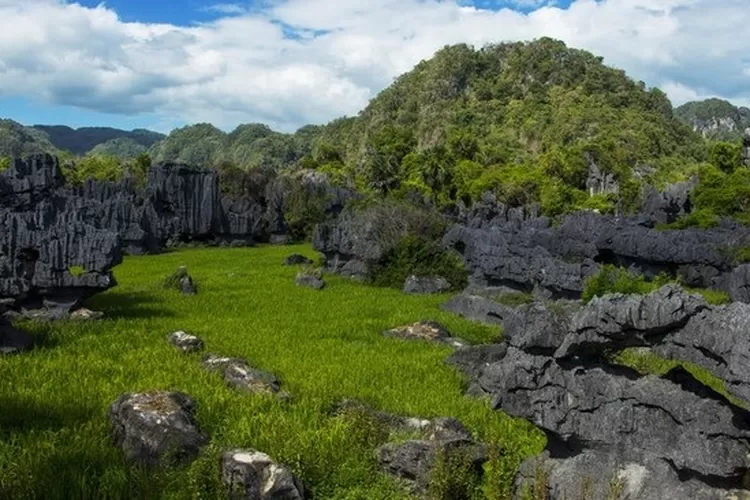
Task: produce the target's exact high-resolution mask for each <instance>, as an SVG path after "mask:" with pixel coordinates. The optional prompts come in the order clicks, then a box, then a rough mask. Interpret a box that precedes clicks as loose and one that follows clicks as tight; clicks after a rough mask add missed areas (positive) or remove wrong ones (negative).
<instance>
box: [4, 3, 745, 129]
mask: <svg viewBox="0 0 750 500" xmlns="http://www.w3.org/2000/svg"><path fill="white" fill-rule="evenodd" d="M748 26H750V1H748V0H253V1H247V0H245V1H240V2H233V1H232V0H225V1H224V3H217V2H216V0H173V1H170V2H166V1H158V0H108V1H106V2H101V1H99V0H78V1H76V2H74V1H68V0H0V117H5V118H12V119H14V120H17V121H19V122H21V123H24V124H27V125H31V124H37V123H43V124H66V125H70V126H74V127H80V126H111V127H118V128H124V129H132V128H149V129H152V130H157V131H160V132H165V133H166V132H169V131H170V130H172V129H173V128H175V127H179V126H183V125H186V124H192V123H200V122H210V123H213V124H214V125H216V126H218V127H219V128H222V129H224V130H227V131H230V130H232V129H233V128H234V127H236V126H237V125H239V124H241V123H253V122H260V123H265V124H268V125H270V126H271V127H272V128H274V129H276V130H280V131H285V132H291V131H294V130H296V129H297V128H299V127H301V126H303V125H305V124H310V123H314V124H320V123H326V122H328V121H330V120H332V119H335V118H338V117H341V116H351V115H356V114H357V113H358V112H359V111H360V110H361V109H363V108H364V107H365V106H366V105H367V103H368V102H369V101H370V100H371V99H372V98H374V97H375V96H376V95H377V93H378V92H379V91H380V90H382V89H383V88H385V87H386V86H388V85H389V84H390V83H391V82H392V81H393V79H394V78H396V77H397V76H399V75H400V74H402V73H404V72H406V71H409V70H410V69H411V68H412V67H413V66H414V65H415V64H417V63H418V62H419V61H421V60H423V59H427V58H429V57H431V56H432V55H433V54H434V53H435V51H436V50H438V49H440V48H441V47H443V46H445V45H448V44H455V43H468V44H470V45H473V46H474V47H476V48H479V47H481V46H483V45H485V44H487V43H498V42H506V41H516V40H533V39H535V38H539V37H542V36H549V37H553V38H558V39H561V40H563V41H564V42H566V43H567V44H568V45H569V46H571V47H576V48H581V49H586V50H590V51H592V52H594V53H595V54H597V55H600V56H603V57H604V62H605V63H606V64H608V65H611V66H615V67H618V68H621V69H624V70H625V71H626V72H627V73H628V74H629V75H630V76H631V77H633V78H634V79H636V80H643V81H644V82H646V84H647V85H649V86H655V87H660V88H662V89H663V90H664V91H665V92H666V93H667V95H668V96H669V97H670V99H671V100H672V102H673V104H675V105H679V104H682V103H684V102H686V101H689V100H697V99H704V98H707V97H720V98H724V99H727V100H729V101H731V102H733V103H735V104H737V105H750V36H748V35H747V27H748Z"/></svg>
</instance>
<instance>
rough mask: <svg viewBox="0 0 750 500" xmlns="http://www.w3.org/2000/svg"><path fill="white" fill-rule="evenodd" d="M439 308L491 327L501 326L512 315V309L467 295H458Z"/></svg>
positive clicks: (479, 297)
mask: <svg viewBox="0 0 750 500" xmlns="http://www.w3.org/2000/svg"><path fill="white" fill-rule="evenodd" d="M440 308H441V309H443V310H444V311H450V312H452V313H456V314H460V315H461V316H463V317H465V318H467V319H470V320H474V321H479V322H481V323H487V324H492V325H502V324H503V323H504V320H505V319H506V318H507V317H508V316H509V315H510V314H512V313H513V308H512V307H509V306H505V305H502V304H500V303H498V302H495V301H494V300H491V299H488V298H485V297H481V296H479V295H471V294H468V293H460V294H458V295H456V296H454V297H452V298H451V299H450V300H448V301H447V302H445V303H444V304H442V305H441V306H440Z"/></svg>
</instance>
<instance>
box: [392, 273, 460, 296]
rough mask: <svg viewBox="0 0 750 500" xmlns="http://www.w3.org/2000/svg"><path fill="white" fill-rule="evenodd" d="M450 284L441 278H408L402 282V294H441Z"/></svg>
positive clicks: (448, 288)
mask: <svg viewBox="0 0 750 500" xmlns="http://www.w3.org/2000/svg"><path fill="white" fill-rule="evenodd" d="M450 288H451V284H450V283H449V282H448V280H447V279H445V278H443V277H442V276H409V277H408V278H406V281H405V282H404V287H403V292H404V293H406V294H409V295H425V294H433V293H443V292H446V291H448V290H450Z"/></svg>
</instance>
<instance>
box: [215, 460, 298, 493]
mask: <svg viewBox="0 0 750 500" xmlns="http://www.w3.org/2000/svg"><path fill="white" fill-rule="evenodd" d="M221 477H222V479H223V482H224V485H225V486H226V488H227V491H228V497H229V498H231V499H236V500H241V499H247V500H303V499H304V498H305V490H304V487H303V485H302V483H301V482H300V481H299V480H298V479H297V477H296V476H295V475H294V474H293V473H292V471H291V470H290V469H289V468H288V467H286V466H284V465H280V464H278V463H276V462H275V461H274V460H273V459H272V458H271V457H269V456H268V455H266V454H265V453H262V452H259V451H256V450H251V449H248V450H232V451H227V452H225V453H224V454H223V455H222V457H221Z"/></svg>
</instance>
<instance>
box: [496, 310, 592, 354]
mask: <svg viewBox="0 0 750 500" xmlns="http://www.w3.org/2000/svg"><path fill="white" fill-rule="evenodd" d="M577 307H578V306H577V304H572V303H569V304H563V303H554V304H553V303H545V302H534V303H532V304H527V305H523V306H519V307H517V308H515V309H513V310H512V311H511V313H510V314H509V315H508V316H507V317H506V319H505V322H504V326H505V328H504V333H505V337H506V338H507V340H508V343H509V344H510V345H512V346H514V347H517V348H519V349H523V350H526V351H532V352H545V353H548V354H552V353H554V352H555V350H556V349H558V348H559V347H560V345H561V344H562V343H563V341H564V339H565V337H566V335H568V332H569V331H570V323H571V318H572V316H573V314H574V310H575V309H576V308H577Z"/></svg>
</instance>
